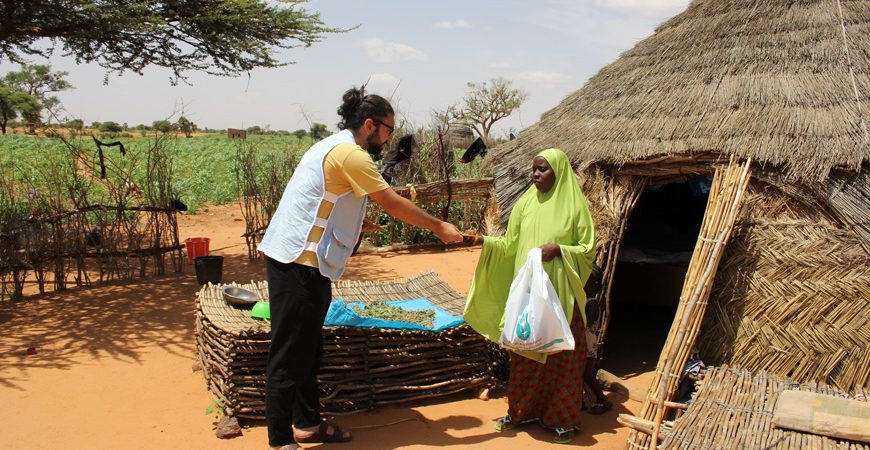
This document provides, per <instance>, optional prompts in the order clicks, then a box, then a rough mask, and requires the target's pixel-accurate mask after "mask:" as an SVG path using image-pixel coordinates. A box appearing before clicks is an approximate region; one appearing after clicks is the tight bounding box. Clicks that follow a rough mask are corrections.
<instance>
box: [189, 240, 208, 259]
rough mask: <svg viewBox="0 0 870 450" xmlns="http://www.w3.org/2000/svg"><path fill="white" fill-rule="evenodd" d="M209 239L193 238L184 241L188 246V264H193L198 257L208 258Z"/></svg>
mask: <svg viewBox="0 0 870 450" xmlns="http://www.w3.org/2000/svg"><path fill="white" fill-rule="evenodd" d="M208 243H209V238H207V237H192V238H187V239H185V240H184V245H186V246H187V262H189V263H191V264H193V258H196V257H197V256H208Z"/></svg>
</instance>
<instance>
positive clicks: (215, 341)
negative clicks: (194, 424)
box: [196, 272, 494, 419]
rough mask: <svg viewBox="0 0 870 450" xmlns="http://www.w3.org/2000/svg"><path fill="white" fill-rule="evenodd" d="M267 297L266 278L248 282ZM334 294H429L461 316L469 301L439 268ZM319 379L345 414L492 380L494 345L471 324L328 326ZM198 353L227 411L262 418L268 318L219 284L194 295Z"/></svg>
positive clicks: (327, 407)
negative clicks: (236, 301)
mask: <svg viewBox="0 0 870 450" xmlns="http://www.w3.org/2000/svg"><path fill="white" fill-rule="evenodd" d="M243 287H245V288H246V289H250V290H253V291H255V292H257V295H258V296H259V297H260V298H261V299H263V300H266V299H267V298H268V288H267V284H266V283H265V282H260V283H251V284H248V285H244V286H243ZM333 297H334V298H336V299H337V298H344V299H346V300H348V301H373V300H394V299H411V298H418V297H426V298H428V299H429V300H430V301H431V302H432V303H434V304H436V305H438V306H440V307H441V308H443V309H445V310H447V311H448V312H451V313H452V314H461V313H462V308H463V306H464V298H463V297H462V296H460V295H459V294H457V293H456V292H455V291H453V290H452V289H450V287H449V286H447V284H446V283H444V282H443V281H442V280H441V279H439V278H438V277H437V276H436V275H435V274H434V273H431V272H429V273H425V274H422V275H419V276H417V277H414V278H411V279H408V280H393V281H387V282H353V281H347V282H345V281H342V282H338V283H335V284H333ZM323 334H324V356H323V362H322V365H321V370H320V373H319V375H318V382H319V383H320V389H321V403H322V406H323V411H324V412H329V413H340V412H348V411H356V410H363V409H372V408H375V407H377V406H382V405H389V404H396V403H405V402H409V401H414V400H419V399H425V398H433V397H438V396H442V395H447V394H451V393H455V392H459V391H463V390H467V389H473V388H478V387H484V386H489V385H491V384H492V383H493V382H494V378H493V375H492V373H493V370H492V367H491V361H492V357H491V356H489V355H490V354H491V350H492V349H491V348H490V345H489V344H488V343H487V342H486V340H485V339H484V338H482V337H481V336H480V335H478V334H477V333H475V332H474V331H473V330H471V328H469V327H468V326H467V325H462V326H460V327H455V328H451V329H448V330H445V331H440V332H425V331H410V330H385V329H373V328H350V327H327V328H324V333H323ZM196 335H197V352H198V357H199V360H200V363H201V364H202V367H203V373H204V376H205V379H206V384H207V386H208V389H209V391H211V393H212V394H213V395H214V396H215V397H216V398H218V399H223V402H224V405H225V411H226V413H227V414H228V415H233V416H237V417H243V418H252V419H262V418H264V417H265V384H266V358H267V356H268V352H269V342H270V341H269V323H268V322H265V321H256V320H254V319H251V318H250V316H249V310H248V309H239V308H234V307H231V306H228V305H227V304H226V303H225V302H224V301H223V299H222V298H221V286H212V285H209V286H207V287H205V288H203V289H202V290H201V291H200V293H199V295H198V298H197V313H196Z"/></svg>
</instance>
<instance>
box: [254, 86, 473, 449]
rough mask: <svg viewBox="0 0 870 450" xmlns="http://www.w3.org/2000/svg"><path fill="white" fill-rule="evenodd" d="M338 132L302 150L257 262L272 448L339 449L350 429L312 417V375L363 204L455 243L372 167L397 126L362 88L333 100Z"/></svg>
mask: <svg viewBox="0 0 870 450" xmlns="http://www.w3.org/2000/svg"><path fill="white" fill-rule="evenodd" d="M338 115H339V116H341V121H340V122H339V123H338V128H339V129H340V130H342V131H339V132H338V133H336V134H333V135H332V136H329V137H327V138H326V139H323V140H322V141H320V142H317V143H316V144H314V145H313V146H312V147H311V148H309V149H308V150H307V151H306V152H305V154H304V155H303V156H302V159H301V160H300V161H299V165H298V166H297V167H296V170H295V171H294V172H293V176H292V177H291V178H290V181H289V182H288V183H287V187H286V188H285V189H284V194H283V196H282V197H281V201H280V203H279V204H278V208H277V209H276V210H275V214H274V215H273V216H272V220H271V222H270V223H269V227H268V228H267V229H266V234H265V235H264V236H263V241H262V242H261V243H260V245H259V247H258V248H259V250H260V251H261V252H263V253H264V254H265V255H266V258H265V259H266V279H267V280H268V282H269V309H270V315H271V326H272V329H271V340H272V343H271V346H270V347H269V361H268V364H267V367H266V423H267V426H268V429H269V447H270V448H271V449H276V450H277V449H280V450H293V449H298V448H300V447H299V445H298V444H297V442H302V443H305V442H348V441H350V440H351V439H352V436H351V434H350V432H349V431H346V430H342V429H341V428H340V427H339V426H338V425H335V424H332V423H327V422H325V421H324V420H323V419H322V418H321V416H320V399H319V396H318V388H317V371H318V369H319V367H320V360H321V356H322V354H323V340H322V339H323V336H322V328H323V321H324V319H325V317H326V312H327V310H328V309H329V303H330V301H331V300H332V281H334V280H337V279H339V278H340V277H341V275H342V273H343V272H344V268H345V264H346V262H347V259H348V257H350V255H351V253H352V252H353V248H354V245H355V244H356V242H357V238H358V237H359V234H360V231H361V227H362V225H363V219H364V217H365V211H366V202H367V199H368V198H369V197H371V198H372V199H373V200H374V201H375V202H377V203H378V204H379V205H380V206H381V207H382V208H383V209H384V211H386V212H387V213H388V214H390V215H391V216H393V217H395V218H397V219H399V220H401V221H403V222H406V223H408V224H410V225H414V226H417V227H422V228H425V229H427V230H430V231H432V232H433V233H435V235H436V236H438V238H439V239H441V241H443V242H444V243H446V244H449V243H453V242H461V241H462V235H461V234H460V232H459V230H458V229H457V228H456V227H455V226H453V225H452V224H450V223H447V222H444V221H441V220H439V219H437V218H435V217H433V216H431V215H429V214H427V213H426V212H425V211H423V210H422V209H420V208H418V207H417V206H416V205H414V204H413V203H412V202H411V201H410V200H408V199H406V198H404V197H401V196H400V195H399V194H397V193H396V192H395V191H394V190H393V189H392V188H391V187H390V186H389V185H388V184H387V183H386V181H384V179H383V177H381V175H380V174H379V173H378V171H377V168H376V167H375V164H374V161H373V160H372V156H373V155H378V154H380V152H381V150H382V149H383V147H384V145H385V144H387V143H388V142H390V141H391V140H392V137H393V131H394V130H395V126H396V119H395V117H394V113H393V107H392V106H391V105H390V103H389V102H388V101H387V100H386V99H385V98H383V97H381V96H379V95H374V94H366V93H365V86H363V87H361V88H359V89H357V88H352V89H349V90H348V91H347V92H345V93H344V95H343V96H342V104H341V106H339V108H338Z"/></svg>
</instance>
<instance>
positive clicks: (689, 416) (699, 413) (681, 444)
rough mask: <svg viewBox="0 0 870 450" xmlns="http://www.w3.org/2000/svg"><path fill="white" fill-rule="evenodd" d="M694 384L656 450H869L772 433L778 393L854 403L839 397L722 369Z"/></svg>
mask: <svg viewBox="0 0 870 450" xmlns="http://www.w3.org/2000/svg"><path fill="white" fill-rule="evenodd" d="M698 383H699V387H698V388H697V391H696V392H695V394H694V398H693V401H692V403H691V405H690V406H689V408H688V409H687V410H686V413H685V414H684V415H682V416H681V417H679V418H678V419H676V420H675V421H674V423H673V428H672V429H670V430H667V431H665V430H663V431H662V436H663V438H664V439H663V441H662V444H661V445H660V446H659V448H661V449H685V448H710V449H713V448H716V449H760V448H763V449H771V450H773V449H783V450H785V449H788V450H791V449H806V448H809V449H820V450H821V449H850V450H853V449H854V450H867V449H870V445H867V444H862V443H860V442H854V441H846V440H838V439H833V438H829V437H826V436H820V435H815V434H810V433H802V432H799V431H792V430H785V429H781V428H775V427H774V426H773V425H772V423H771V421H772V419H773V412H774V408H775V407H776V402H777V400H778V399H779V395H780V393H781V392H783V391H784V390H801V391H808V392H817V393H820V394H826V395H834V396H838V397H846V398H856V397H850V396H849V395H848V394H846V393H844V392H843V391H840V390H837V389H833V388H830V387H827V386H825V385H823V384H821V385H820V384H816V383H808V384H804V383H799V382H795V381H793V380H789V379H785V378H780V377H777V376H774V375H768V374H765V373H763V372H759V373H756V374H752V373H750V372H748V371H744V370H736V369H731V368H728V367H714V368H711V369H710V370H709V371H708V372H707V375H706V378H705V379H704V380H703V381H700V382H698ZM857 398H858V399H860V400H863V401H866V400H867V392H864V391H862V392H860V394H859V395H858V396H857Z"/></svg>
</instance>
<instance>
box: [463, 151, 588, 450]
mask: <svg viewBox="0 0 870 450" xmlns="http://www.w3.org/2000/svg"><path fill="white" fill-rule="evenodd" d="M531 178H532V184H533V186H531V187H529V189H528V190H527V191H526V192H525V193H524V194H523V196H522V197H520V199H519V201H517V203H516V205H514V208H513V210H511V215H510V219H509V220H508V226H507V230H506V231H505V235H504V236H503V237H491V236H486V237H485V238H484V242H483V251H482V253H481V255H480V261H479V262H478V263H477V270H476V271H475V274H474V279H473V280H472V283H471V288H470V290H469V293H468V301H467V303H466V305H465V314H464V315H465V321H466V322H468V324H469V325H471V327H472V328H474V329H475V330H476V331H477V332H478V333H480V334H481V335H483V336H485V337H486V338H488V339H490V340H492V341H494V342H498V341H499V337H500V335H501V330H502V327H503V325H504V311H505V302H506V300H507V297H508V291H509V290H510V285H511V281H512V280H513V278H514V277H515V276H516V274H517V271H518V270H519V269H520V267H522V265H523V264H524V263H525V261H526V257H527V254H528V252H529V250H531V249H532V248H535V247H540V248H541V254H542V258H541V259H542V260H543V261H544V269H545V270H546V271H547V274H548V275H549V277H550V281H551V282H552V283H553V287H554V288H555V289H556V293H557V294H558V295H559V301H560V302H561V304H562V308H563V310H564V312H565V316H566V317H567V319H568V322H569V323H570V324H571V332H572V333H573V335H574V340H575V350H572V351H562V352H559V353H555V354H553V353H551V354H544V353H531V352H521V351H517V352H511V354H510V379H509V381H508V413H507V415H506V416H504V417H503V418H501V419H499V420H498V422H497V423H496V428H497V429H498V430H499V431H502V430H506V429H510V428H513V427H514V426H516V425H517V424H520V423H523V422H528V421H532V420H538V421H540V423H541V425H542V426H544V427H545V428H551V429H554V430H555V432H556V435H555V438H554V441H555V442H558V443H569V442H571V441H572V440H573V438H574V430H575V429H577V428H578V427H579V426H580V411H581V407H582V404H583V395H582V394H583V369H584V366H585V362H586V345H585V339H586V337H585V329H586V318H585V317H584V316H583V315H584V310H585V305H586V294H585V293H584V291H583V285H584V284H585V283H586V279H587V278H589V274H590V272H591V270H592V263H593V260H594V259H595V227H594V225H593V223H592V216H591V215H590V214H589V207H588V205H587V203H586V197H585V196H584V195H583V192H582V191H581V190H580V185H579V184H578V183H577V179H576V178H575V176H574V171H573V170H572V168H571V163H570V162H569V161H568V157H567V155H565V153H564V152H563V151H561V150H559V149H555V148H550V149H547V150H544V151H542V152H540V153H538V155H537V156H535V158H534V160H533V161H532V173H531Z"/></svg>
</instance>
